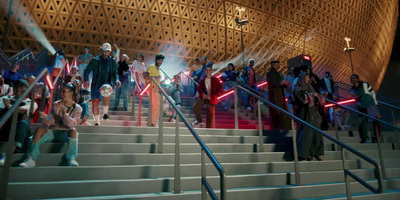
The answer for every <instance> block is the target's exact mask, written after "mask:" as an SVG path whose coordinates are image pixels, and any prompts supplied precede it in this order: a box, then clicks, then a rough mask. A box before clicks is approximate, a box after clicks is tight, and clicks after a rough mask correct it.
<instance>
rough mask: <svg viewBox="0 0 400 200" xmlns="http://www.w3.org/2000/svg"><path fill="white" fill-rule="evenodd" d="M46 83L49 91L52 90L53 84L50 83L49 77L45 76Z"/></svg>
mask: <svg viewBox="0 0 400 200" xmlns="http://www.w3.org/2000/svg"><path fill="white" fill-rule="evenodd" d="M46 81H47V86H48V87H49V89H50V90H52V89H54V86H53V82H52V81H51V77H50V75H47V76H46Z"/></svg>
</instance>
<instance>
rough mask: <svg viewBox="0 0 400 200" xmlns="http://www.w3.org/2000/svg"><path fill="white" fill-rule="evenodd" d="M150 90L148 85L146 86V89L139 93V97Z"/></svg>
mask: <svg viewBox="0 0 400 200" xmlns="http://www.w3.org/2000/svg"><path fill="white" fill-rule="evenodd" d="M149 88H150V83H149V84H147V85H146V87H145V88H144V89H143V91H142V92H141V93H140V96H143V94H144V93H145V92H146V90H148V89H149Z"/></svg>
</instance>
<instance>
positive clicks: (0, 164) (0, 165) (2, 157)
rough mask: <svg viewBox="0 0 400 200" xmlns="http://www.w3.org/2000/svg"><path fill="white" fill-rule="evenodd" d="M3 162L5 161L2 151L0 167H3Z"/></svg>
mask: <svg viewBox="0 0 400 200" xmlns="http://www.w3.org/2000/svg"><path fill="white" fill-rule="evenodd" d="M5 162H6V154H5V153H3V154H1V155H0V167H3V166H4V163H5Z"/></svg>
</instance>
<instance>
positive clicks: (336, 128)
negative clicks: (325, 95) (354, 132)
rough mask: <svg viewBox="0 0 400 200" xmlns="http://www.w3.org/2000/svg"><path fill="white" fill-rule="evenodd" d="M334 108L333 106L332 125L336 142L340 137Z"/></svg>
mask: <svg viewBox="0 0 400 200" xmlns="http://www.w3.org/2000/svg"><path fill="white" fill-rule="evenodd" d="M335 108H336V106H333V108H332V109H333V120H334V123H335V134H336V139H338V140H340V136H339V127H338V126H339V123H338V122H337V121H338V118H337V115H336V111H335Z"/></svg>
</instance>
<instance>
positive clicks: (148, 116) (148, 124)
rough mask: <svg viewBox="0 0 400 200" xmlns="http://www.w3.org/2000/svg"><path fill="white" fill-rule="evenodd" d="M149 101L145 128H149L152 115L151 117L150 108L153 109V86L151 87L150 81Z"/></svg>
mask: <svg viewBox="0 0 400 200" xmlns="http://www.w3.org/2000/svg"><path fill="white" fill-rule="evenodd" d="M149 84H150V88H149V89H150V99H149V111H148V112H147V113H148V115H147V126H151V123H152V121H153V120H152V118H151V117H152V115H153V113H151V110H152V108H153V106H152V102H153V98H154V97H153V86H152V85H151V81H150V83H149Z"/></svg>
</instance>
